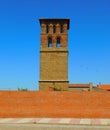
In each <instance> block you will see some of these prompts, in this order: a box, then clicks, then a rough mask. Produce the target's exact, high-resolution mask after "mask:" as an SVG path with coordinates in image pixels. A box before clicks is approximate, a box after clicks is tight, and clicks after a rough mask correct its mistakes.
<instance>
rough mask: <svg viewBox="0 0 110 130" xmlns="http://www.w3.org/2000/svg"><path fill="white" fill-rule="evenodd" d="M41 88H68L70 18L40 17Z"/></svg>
mask: <svg viewBox="0 0 110 130" xmlns="http://www.w3.org/2000/svg"><path fill="white" fill-rule="evenodd" d="M39 21H40V26H41V34H40V81H39V89H40V90H44V91H45V90H49V88H52V87H56V88H58V89H59V88H60V89H61V90H68V29H69V19H39Z"/></svg>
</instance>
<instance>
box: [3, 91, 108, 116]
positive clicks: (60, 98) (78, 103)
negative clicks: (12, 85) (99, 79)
mask: <svg viewBox="0 0 110 130" xmlns="http://www.w3.org/2000/svg"><path fill="white" fill-rule="evenodd" d="M109 99H110V93H109V92H70V91H65V92H55V91H52V92H49V91H46V92H43V91H27V92H24V91H0V118H4V117H5V118H6V117H11V118H13V117H14V118H15V117H16V118H18V117H23V118H24V117H36V118H38V117H39V118H41V117H50V118H53V117H55V118H56V117H57V118H63V117H65V118H110V100H109Z"/></svg>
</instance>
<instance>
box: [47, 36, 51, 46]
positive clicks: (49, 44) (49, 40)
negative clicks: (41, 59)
mask: <svg viewBox="0 0 110 130" xmlns="http://www.w3.org/2000/svg"><path fill="white" fill-rule="evenodd" d="M48 47H52V38H50V37H49V38H48Z"/></svg>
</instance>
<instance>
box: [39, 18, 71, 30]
mask: <svg viewBox="0 0 110 130" xmlns="http://www.w3.org/2000/svg"><path fill="white" fill-rule="evenodd" d="M39 22H40V25H41V24H44V23H47V24H48V23H61V24H65V23H66V24H67V29H69V26H70V19H69V18H40V19H39Z"/></svg>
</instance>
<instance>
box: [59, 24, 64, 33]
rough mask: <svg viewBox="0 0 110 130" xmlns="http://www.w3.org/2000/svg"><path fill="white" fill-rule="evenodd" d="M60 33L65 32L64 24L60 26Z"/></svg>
mask: <svg viewBox="0 0 110 130" xmlns="http://www.w3.org/2000/svg"><path fill="white" fill-rule="evenodd" d="M60 33H63V25H61V26H60Z"/></svg>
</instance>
